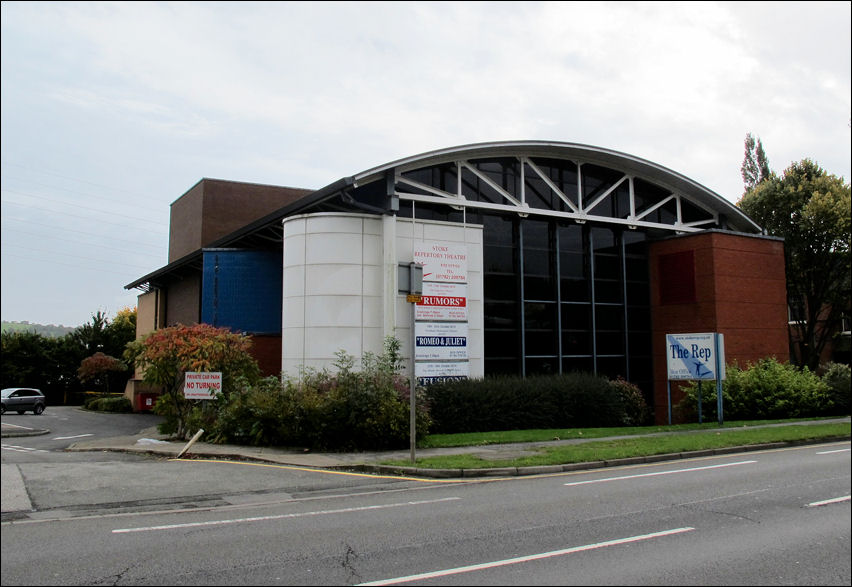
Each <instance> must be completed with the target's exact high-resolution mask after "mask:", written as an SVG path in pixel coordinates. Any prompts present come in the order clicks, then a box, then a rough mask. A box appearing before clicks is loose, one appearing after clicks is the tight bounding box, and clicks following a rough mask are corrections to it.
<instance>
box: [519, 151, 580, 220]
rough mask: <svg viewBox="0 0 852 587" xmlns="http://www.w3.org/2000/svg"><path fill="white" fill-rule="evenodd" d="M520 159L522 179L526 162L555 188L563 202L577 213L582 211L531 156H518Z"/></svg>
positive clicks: (545, 181) (550, 186)
mask: <svg viewBox="0 0 852 587" xmlns="http://www.w3.org/2000/svg"><path fill="white" fill-rule="evenodd" d="M518 160H519V161H520V162H521V174H522V175H521V178H522V179H523V170H524V168H523V164H524V163H526V164H527V165H529V166H530V169H532V170H533V171H535V172H536V174H537V175H538V176H539V177H540V178H541V180H542V181H543V182H544V183H546V184H547V187H549V188H550V189H552V190H553V192H554V193H555V194H556V195H557V196H559V199H560V200H562V201H563V202H565V204H566V205H567V206H568V207H569V208H571V209H572V210H573V211H574V212H576V213H577V214H579V213H580V209H579V208H577V206H575V205H574V202H572V201H571V200H569V199H568V197H567V196H566V195H565V194H563V193H562V190H560V189H559V188H558V187H557V186H556V184H555V183H553V180H551V179H550V178H549V177H547V176H546V175H545V174H544V173H543V172H542V171H541V169H539V168H538V166H537V165H536V164H535V163H533V162H532V159H530V158H529V157H518ZM523 185H524V184H523V183H521V186H523Z"/></svg>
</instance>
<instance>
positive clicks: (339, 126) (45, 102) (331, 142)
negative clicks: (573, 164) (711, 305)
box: [0, 1, 852, 326]
mask: <svg viewBox="0 0 852 587" xmlns="http://www.w3.org/2000/svg"><path fill="white" fill-rule="evenodd" d="M0 42H2V86H0V90H1V91H2V126H0V129H2V130H1V131H0V132H2V175H1V176H0V177H2V249H1V250H2V281H1V282H0V283H2V319H3V320H10V321H23V320H27V321H30V322H35V323H42V324H57V325H58V324H63V325H66V326H79V325H81V324H84V323H86V322H88V321H90V319H91V316H92V315H93V314H94V313H95V312H97V311H102V312H104V313H105V314H107V316H108V317H110V318H112V317H114V316H115V313H116V312H117V311H118V310H120V309H122V308H123V307H127V306H130V307H133V306H135V304H136V296H137V294H138V293H139V292H138V291H136V290H125V289H124V286H125V285H126V284H128V283H130V282H132V281H134V280H135V279H136V278H138V277H141V276H143V275H145V274H147V273H150V272H151V271H154V270H156V269H159V268H160V267H162V266H163V265H165V264H166V262H167V249H168V221H169V206H170V205H171V203H172V202H174V201H175V200H176V199H177V198H179V197H180V196H181V195H182V194H183V193H185V192H186V191H187V190H188V189H190V188H191V187H192V186H193V185H195V183H197V182H198V181H199V180H200V179H201V178H204V177H210V178H217V179H226V180H235V181H247V182H255V183H265V184H274V185H282V186H291V187H301V188H312V189H317V188H320V187H323V186H325V185H327V184H329V183H332V182H334V181H335V180H337V179H340V178H342V177H345V176H349V175H353V174H355V173H358V172H360V171H364V170H366V169H370V168H372V167H375V166H378V165H381V164H383V163H387V162H390V161H393V160H396V159H400V158H403V157H408V156H411V155H416V154H419V153H423V152H426V151H431V150H433V149H440V148H446V147H452V146H457V145H464V144H469V143H478V142H488V141H505V140H546V141H563V142H571V143H583V144H587V145H594V146H598V147H604V148H608V149H613V150H617V151H622V152H625V153H628V154H630V155H634V156H636V157H641V158H644V159H648V160H650V161H653V162H655V163H658V164H660V165H663V166H665V167H668V168H669V169H672V170H675V171H677V172H679V173H681V174H683V175H686V176H687V177H690V178H692V179H693V180H695V181H697V182H699V183H701V184H703V185H704V186H706V187H708V188H709V189H711V190H713V191H715V192H717V193H718V194H720V195H722V196H723V197H725V198H727V199H729V200H730V201H732V202H736V201H737V200H738V199H739V198H740V196H741V195H742V178H741V176H740V165H741V163H742V160H743V140H744V138H745V135H746V133H748V132H751V133H753V134H755V135H757V136H759V137H760V138H761V140H762V142H763V145H764V148H765V150H766V153H767V155H768V157H769V163H770V166H771V167H772V169H773V170H775V171H777V172H779V173H780V172H782V171H783V170H784V169H785V168H786V167H787V166H788V165H789V164H790V163H792V162H794V161H799V160H801V159H803V158H805V157H810V158H811V159H814V160H815V161H816V162H817V163H819V164H820V165H821V166H822V167H824V168H825V169H826V170H827V171H828V172H830V173H833V174H835V175H838V176H843V177H844V178H845V179H846V180H847V181H849V178H850V159H852V156H850V142H852V140H850V94H852V91H851V90H850V70H852V66H850V47H852V40H850V3H849V2H756V3H748V2H745V3H741V2H735V3H726V2H723V3H675V2H662V3H657V2H648V3H644V2H643V3H630V2H628V3H614V2H613V3H610V2H605V3H592V2H578V3H573V2H566V3H537V2H518V3H515V2H496V3H489V2H471V3H467V2H437V3H418V2H404V3H393V2H378V3H362V2H344V3H323V2H308V3H301V2H281V3H275V2H262V3H251V2H239V3H237V2H234V3H231V2H212V3H201V2H197V3H196V2H193V3H186V4H184V3H170V2H166V3H156V4H149V3H143V2H126V3H125V2H119V3H100V2H99V3H73V2H56V3H51V2H32V3H30V2H5V1H4V2H3V3H2V35H0Z"/></svg>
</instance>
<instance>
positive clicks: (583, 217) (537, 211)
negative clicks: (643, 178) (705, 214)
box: [396, 192, 700, 232]
mask: <svg viewBox="0 0 852 587" xmlns="http://www.w3.org/2000/svg"><path fill="white" fill-rule="evenodd" d="M396 195H397V196H399V198H400V199H402V200H409V201H411V202H424V203H430V204H443V205H450V206H452V207H454V208H462V207H464V208H479V209H485V210H495V211H499V212H512V213H515V214H520V215H523V216H526V215H530V214H532V215H534V216H548V217H551V218H564V219H567V220H573V221H574V222H577V223H578V224H582V223H584V222H585V221H587V220H592V221H598V222H603V223H609V224H621V225H624V226H627V227H628V228H637V227H643V228H662V229H665V230H677V231H679V232H697V231H699V230H700V229H698V228H695V227H692V226H688V225H673V224H663V223H660V222H646V221H642V220H640V219H638V218H613V217H611V216H594V215H588V214H575V213H574V212H561V211H559V210H547V209H544V208H533V207H521V206H515V205H509V204H493V203H491V202H479V201H475V200H468V199H461V200H460V199H457V198H445V197H439V196H424V195H422V194H409V193H404V192H396ZM673 197H674V196H673V195H672V196H670V197H669V198H667V199H666V200H665V201H668V200H670V199H671V198H673ZM448 199H449V200H450V201H449V202H448V201H447V200H448ZM649 212H650V211H649Z"/></svg>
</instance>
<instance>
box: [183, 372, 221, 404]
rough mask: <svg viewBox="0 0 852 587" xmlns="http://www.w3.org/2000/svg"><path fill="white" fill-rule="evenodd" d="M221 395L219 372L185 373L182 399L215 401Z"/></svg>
mask: <svg viewBox="0 0 852 587" xmlns="http://www.w3.org/2000/svg"><path fill="white" fill-rule="evenodd" d="M220 393H222V373H221V372H220V371H209V372H195V371H187V373H186V377H185V379H184V384H183V397H185V398H186V399H215V398H216V396H217V395H219V394H220Z"/></svg>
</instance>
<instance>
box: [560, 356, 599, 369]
mask: <svg viewBox="0 0 852 587" xmlns="http://www.w3.org/2000/svg"><path fill="white" fill-rule="evenodd" d="M592 368H593V365H592V358H591V357H587V358H583V357H567V358H564V359H562V372H563V373H575V372H576V373H591V372H592Z"/></svg>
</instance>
